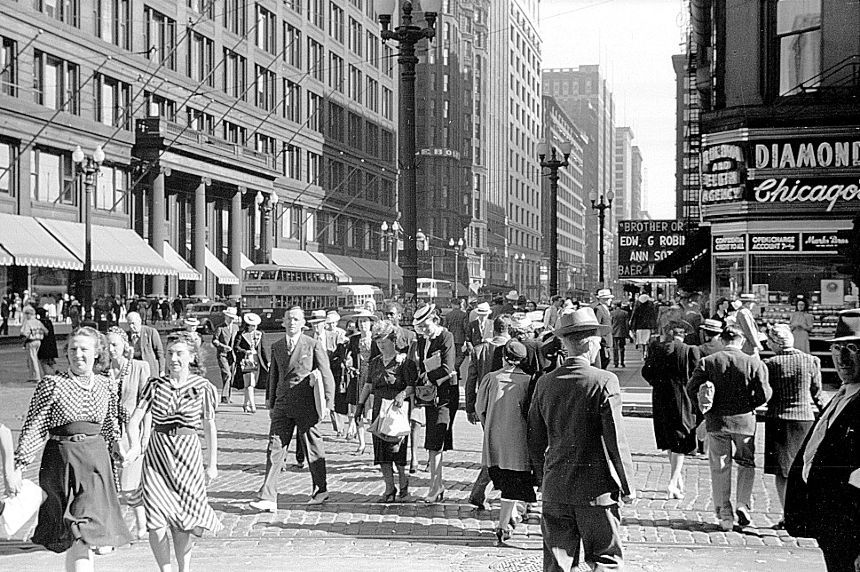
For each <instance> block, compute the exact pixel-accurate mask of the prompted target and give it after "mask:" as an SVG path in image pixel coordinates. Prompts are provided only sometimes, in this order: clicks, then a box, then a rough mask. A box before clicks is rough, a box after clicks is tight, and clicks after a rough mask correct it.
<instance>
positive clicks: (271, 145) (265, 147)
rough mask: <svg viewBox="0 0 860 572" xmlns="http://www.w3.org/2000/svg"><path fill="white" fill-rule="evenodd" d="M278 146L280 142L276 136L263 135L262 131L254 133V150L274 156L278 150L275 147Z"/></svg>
mask: <svg viewBox="0 0 860 572" xmlns="http://www.w3.org/2000/svg"><path fill="white" fill-rule="evenodd" d="M277 146H278V142H277V141H276V140H275V138H274V137H269V136H268V135H263V134H262V133H257V134H256V135H254V150H255V151H257V152H258V153H266V154H267V155H272V156H274V155H275V153H276V151H275V149H276V148H277Z"/></svg>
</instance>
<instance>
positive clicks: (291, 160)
mask: <svg viewBox="0 0 860 572" xmlns="http://www.w3.org/2000/svg"><path fill="white" fill-rule="evenodd" d="M284 176H285V177H289V178H290V179H295V180H297V181H300V180H301V179H302V150H301V149H300V148H299V147H296V146H295V145H290V144H289V143H284Z"/></svg>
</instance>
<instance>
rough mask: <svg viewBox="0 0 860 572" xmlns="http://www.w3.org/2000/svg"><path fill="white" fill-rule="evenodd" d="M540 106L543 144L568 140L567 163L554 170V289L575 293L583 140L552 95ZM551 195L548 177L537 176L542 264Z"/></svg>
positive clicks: (579, 268) (580, 260)
mask: <svg viewBox="0 0 860 572" xmlns="http://www.w3.org/2000/svg"><path fill="white" fill-rule="evenodd" d="M542 106H543V109H542V115H543V118H542V121H541V124H542V125H543V129H544V132H543V141H544V142H545V143H546V144H547V148H550V145H552V146H554V147H555V148H556V150H557V153H558V152H559V151H558V149H559V146H560V145H561V144H562V143H565V142H568V143H570V144H571V152H570V156H569V157H568V159H567V162H568V165H567V166H566V167H562V168H561V169H559V171H558V197H557V201H556V204H557V217H556V225H557V233H558V292H559V294H565V293H566V292H571V293H572V294H574V295H575V292H574V291H575V290H577V289H580V288H582V287H583V286H582V282H583V277H584V276H583V269H584V267H585V220H586V212H587V208H588V207H586V202H587V197H585V196H584V194H583V192H584V191H583V186H582V180H583V173H582V165H583V161H582V151H583V146H584V144H585V140H584V139H583V137H582V135H581V134H580V133H579V130H578V129H577V127H576V125H574V123H573V121H572V120H571V119H570V117H568V116H567V113H565V111H564V110H563V109H562V108H561V107H560V106H559V105H558V103H556V101H555V100H554V99H553V98H552V97H550V96H548V95H544V96H543V97H542ZM558 158H561V157H560V154H559V157H558ZM551 199H552V193H551V190H550V180H549V177H547V176H544V177H542V179H541V232H542V234H543V236H544V238H545V240H544V241H543V245H544V252H543V255H542V258H543V260H544V264H548V262H549V256H550V253H549V248H550V245H549V237H550V236H551V234H552V232H551V225H552V218H551V217H550V209H551V205H550V201H551ZM548 270H549V269H547V272H548ZM546 286H547V284H545V283H544V281H542V283H541V288H542V293H544V292H545V291H546Z"/></svg>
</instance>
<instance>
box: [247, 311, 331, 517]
mask: <svg viewBox="0 0 860 572" xmlns="http://www.w3.org/2000/svg"><path fill="white" fill-rule="evenodd" d="M304 325H305V313H304V311H303V310H302V309H301V308H300V307H298V306H293V307H292V308H290V309H289V310H288V311H287V313H286V314H284V328H285V329H286V336H285V337H283V338H281V339H279V340H278V341H276V342H275V343H274V344H272V350H271V353H272V358H271V362H270V372H269V386H268V388H267V390H266V404H267V405H268V407H269V417H270V418H271V420H272V423H271V426H270V428H269V447H268V449H267V450H266V476H265V479H264V481H263V486H262V487H261V488H260V492H259V493H258V497H259V500H257V501H254V502H252V503H251V508H253V509H256V510H260V511H265V512H275V511H276V510H277V506H278V477H279V476H280V474H281V469H282V467H283V464H284V459H285V457H286V455H287V447H288V446H289V444H290V440H291V439H292V437H293V432H294V431H296V430H298V431H299V435H300V438H301V439H302V445H303V447H304V449H305V451H306V452H307V461H308V468H309V469H310V473H311V480H312V481H313V489H312V491H311V499H310V501H308V504H311V505H316V504H322V503H324V502H325V501H327V500H328V486H327V483H326V468H325V449H324V447H323V439H322V435H320V432H319V429H318V428H317V424H318V423H319V422H320V421H323V420H324V419H326V418H327V417H328V410H329V409H330V408H331V406H332V405H333V403H334V378H333V377H332V374H331V369H330V368H329V363H328V355H327V354H326V350H325V347H323V343H322V341H320V340H315V339H312V338H310V337H308V336H306V335H303V334H302V328H303V327H304ZM318 383H321V384H322V385H323V390H324V393H325V403H322V404H321V408H322V412H320V411H319V410H318V408H317V404H316V400H315V391H318V390H317V389H316V384H318Z"/></svg>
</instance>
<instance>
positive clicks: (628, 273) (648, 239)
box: [618, 220, 686, 278]
mask: <svg viewBox="0 0 860 572" xmlns="http://www.w3.org/2000/svg"><path fill="white" fill-rule="evenodd" d="M685 230H686V225H685V224H684V222H682V221H677V220H622V221H619V222H618V277H619V278H654V277H657V275H656V274H655V273H654V267H655V265H656V264H657V262H659V261H660V260H663V259H664V258H666V257H667V256H669V255H670V254H672V253H673V252H674V251H675V250H677V249H678V248H679V247H681V246H683V245H684V242H685Z"/></svg>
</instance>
